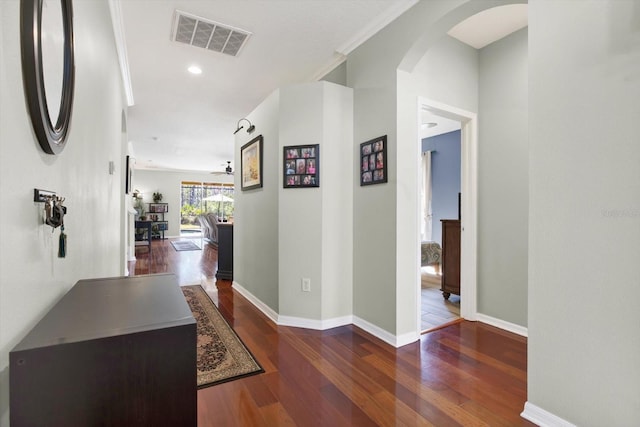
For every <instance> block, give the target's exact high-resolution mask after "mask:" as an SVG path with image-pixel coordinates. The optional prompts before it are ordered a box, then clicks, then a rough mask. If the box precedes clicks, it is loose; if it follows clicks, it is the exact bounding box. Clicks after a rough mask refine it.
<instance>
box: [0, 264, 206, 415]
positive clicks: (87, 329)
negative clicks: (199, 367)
mask: <svg viewBox="0 0 640 427" xmlns="http://www.w3.org/2000/svg"><path fill="white" fill-rule="evenodd" d="M9 366H10V371H9V384H10V398H9V399H10V419H11V425H12V426H15V427H19V426H65V427H67V426H97V425H100V426H134V425H135V426H163V425H164V426H195V425H196V424H197V400H196V399H197V397H196V396H197V383H196V321H195V319H194V318H193V315H192V313H191V310H190V309H189V306H188V305H187V302H186V300H185V298H184V295H183V294H182V291H181V290H180V287H179V286H178V281H177V279H176V277H175V276H174V275H169V274H164V275H160V274H159V275H150V276H135V277H117V278H107V279H94V280H81V281H79V282H77V283H76V284H75V285H74V286H73V287H72V288H71V289H70V290H69V292H67V294H66V295H65V296H64V297H62V299H61V300H60V301H59V302H58V303H57V304H56V305H54V306H53V308H52V309H51V310H50V311H49V312H48V313H47V314H46V315H45V316H44V317H43V318H42V320H41V321H40V322H39V323H38V324H37V325H36V326H35V327H34V328H33V329H32V330H31V331H30V332H29V333H28V334H27V335H26V336H25V337H24V339H23V340H22V341H21V342H20V343H19V344H18V345H17V346H16V347H15V348H14V349H13V350H12V351H11V352H10V353H9Z"/></svg>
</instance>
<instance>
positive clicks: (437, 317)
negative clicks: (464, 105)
mask: <svg viewBox="0 0 640 427" xmlns="http://www.w3.org/2000/svg"><path fill="white" fill-rule="evenodd" d="M461 129H462V124H461V122H460V121H458V120H452V119H449V118H446V117H443V116H440V115H437V114H435V113H434V112H433V111H431V110H430V109H429V107H426V106H422V107H421V111H420V144H421V150H420V151H421V171H420V174H421V177H420V178H421V179H420V183H421V189H420V190H421V191H420V199H421V200H420V212H419V214H418V215H419V218H420V234H421V236H420V240H421V243H420V252H421V257H420V260H421V263H420V322H421V324H420V326H421V332H422V333H425V332H429V331H431V330H435V329H438V328H440V327H442V326H443V325H447V324H450V323H451V322H454V321H456V320H458V319H460V297H461V296H460V293H461V292H460V291H459V289H449V288H447V289H446V292H445V289H444V288H443V287H442V274H443V271H444V270H443V268H442V266H443V258H444V255H445V252H443V250H442V249H443V246H444V245H443V233H444V232H445V228H444V227H443V225H444V224H445V223H446V224H447V228H446V230H450V227H451V224H452V221H458V220H459V218H460V205H459V195H460V192H461V165H462V158H461V146H462V137H461ZM443 221H445V222H443ZM453 224H455V223H453ZM449 233H450V232H449ZM447 241H448V242H449V244H450V242H451V236H449V237H448V238H447ZM458 248H459V246H458ZM451 250H452V249H451V248H450V247H449V246H448V247H447V251H448V253H451ZM448 262H449V264H450V263H452V262H453V263H457V266H456V268H454V269H451V268H449V269H448V270H447V271H448V272H449V274H448V275H447V279H448V280H447V283H452V280H451V276H450V275H451V271H459V268H460V265H459V262H460V259H459V257H457V258H451V256H449V259H448ZM449 264H448V267H451V265H449ZM453 282H456V281H455V280H454V281H453ZM457 283H459V280H458V281H457ZM450 291H451V292H450Z"/></svg>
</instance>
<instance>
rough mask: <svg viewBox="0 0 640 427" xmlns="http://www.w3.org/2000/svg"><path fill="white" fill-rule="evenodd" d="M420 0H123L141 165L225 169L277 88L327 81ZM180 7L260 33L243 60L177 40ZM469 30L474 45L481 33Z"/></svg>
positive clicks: (132, 125)
mask: <svg viewBox="0 0 640 427" xmlns="http://www.w3.org/2000/svg"><path fill="white" fill-rule="evenodd" d="M417 1H418V0H295V1H294V0H121V1H120V2H119V5H120V10H121V20H122V30H123V32H124V39H125V45H126V50H127V57H128V65H129V72H130V78H131V87H132V89H133V99H134V105H132V106H131V107H129V111H128V121H127V129H128V134H129V139H130V141H131V142H132V146H133V149H134V152H135V156H136V167H137V168H158V169H175V170H193V171H222V170H224V168H225V166H226V162H227V161H229V160H231V161H233V153H234V151H233V143H234V136H233V132H234V131H235V129H236V124H237V122H238V120H239V119H241V118H243V117H245V116H246V115H247V114H249V113H250V112H251V111H252V110H253V109H254V108H255V107H256V106H258V105H259V104H260V102H262V100H264V99H265V98H266V97H267V96H268V95H269V94H270V93H271V92H273V91H274V90H275V89H277V88H279V87H282V86H285V85H287V84H292V83H299V82H306V81H314V80H317V79H318V78H319V77H321V76H322V75H324V74H325V73H326V72H328V71H330V70H331V69H332V68H333V67H334V66H335V65H337V64H339V63H340V62H341V61H342V60H343V58H344V56H345V55H347V54H348V53H349V52H350V51H351V50H353V49H354V48H355V47H357V46H358V45H359V44H360V43H362V42H363V41H364V40H366V39H367V38H368V37H369V36H371V35H372V34H374V33H375V32H376V31H378V30H379V29H381V28H382V27H384V25H386V24H387V23H389V22H390V21H391V20H393V19H394V18H395V17H397V16H399V15H400V14H402V13H403V12H405V11H406V10H407V9H408V8H410V7H411V6H412V5H413V4H415V3H416V2H417ZM524 7H525V15H526V5H525V6H524ZM176 9H177V10H180V11H183V12H187V13H189V14H193V15H197V16H200V17H202V18H205V19H206V20H210V21H216V22H219V23H222V24H225V25H228V26H232V27H236V28H240V29H242V30H246V31H248V32H250V33H252V35H251V37H250V38H249V40H248V42H247V43H246V44H245V46H244V47H243V48H242V50H241V51H240V53H239V55H238V56H237V57H232V56H229V55H225V54H222V53H216V52H212V51H207V50H205V49H201V48H197V47H193V46H188V45H185V44H181V43H177V42H174V41H171V40H170V36H171V28H172V23H173V17H174V12H175V10H176ZM498 9H502V8H498ZM511 13H512V14H513V12H511ZM508 20H509V19H508V18H506V17H504V16H502V17H501V18H500V22H504V21H508ZM478 25H480V27H482V22H480V23H479V24H478V23H476V24H475V26H476V27H477V26H478ZM525 25H526V22H525ZM490 26H491V27H495V26H496V23H495V22H493V23H491V24H490ZM484 28H485V29H486V28H487V27H486V26H485V27H484ZM461 31H462V34H461V35H460V34H457V36H456V37H457V38H459V39H461V40H463V41H464V42H465V43H468V44H471V43H470V40H474V39H476V38H477V37H478V35H477V34H475V33H473V32H472V31H471V30H465V29H464V28H463V30H461ZM481 33H482V32H481ZM474 34H475V35H474ZM505 35H506V34H505ZM465 37H467V39H468V40H464V38H465ZM191 65H197V66H199V67H200V68H202V74H200V75H193V74H190V73H189V72H188V71H187V68H188V67H190V66H191ZM254 124H255V125H256V126H257V127H258V131H259V127H260V123H254ZM241 132H244V130H243V131H241Z"/></svg>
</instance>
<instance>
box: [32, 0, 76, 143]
mask: <svg viewBox="0 0 640 427" xmlns="http://www.w3.org/2000/svg"><path fill="white" fill-rule="evenodd" d="M20 8H21V10H20V13H21V18H20V19H21V28H20V32H21V43H22V78H23V83H24V89H25V95H26V98H27V105H28V108H29V115H30V116H31V123H32V125H33V130H34V132H35V135H36V138H37V139H38V142H39V144H40V146H41V147H42V149H43V150H44V151H45V152H46V153H49V154H59V153H60V152H61V151H62V150H63V149H64V146H65V142H66V138H67V134H68V131H69V123H70V121H71V109H72V108H71V107H72V104H73V89H74V79H75V66H74V56H73V10H72V7H71V0H47V1H45V0H22V1H21V5H20Z"/></svg>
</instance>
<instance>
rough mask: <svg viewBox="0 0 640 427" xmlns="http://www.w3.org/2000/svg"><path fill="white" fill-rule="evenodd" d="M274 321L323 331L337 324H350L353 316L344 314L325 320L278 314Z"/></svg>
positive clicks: (335, 326)
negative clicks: (276, 319)
mask: <svg viewBox="0 0 640 427" xmlns="http://www.w3.org/2000/svg"><path fill="white" fill-rule="evenodd" d="M276 323H278V325H281V326H293V327H296V328H306V329H315V330H318V331H324V330H326V329H331V328H337V327H338V326H345V325H350V324H352V323H353V317H352V316H344V317H336V318H333V319H327V320H316V319H307V318H303V317H293V316H278V322H276Z"/></svg>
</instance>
